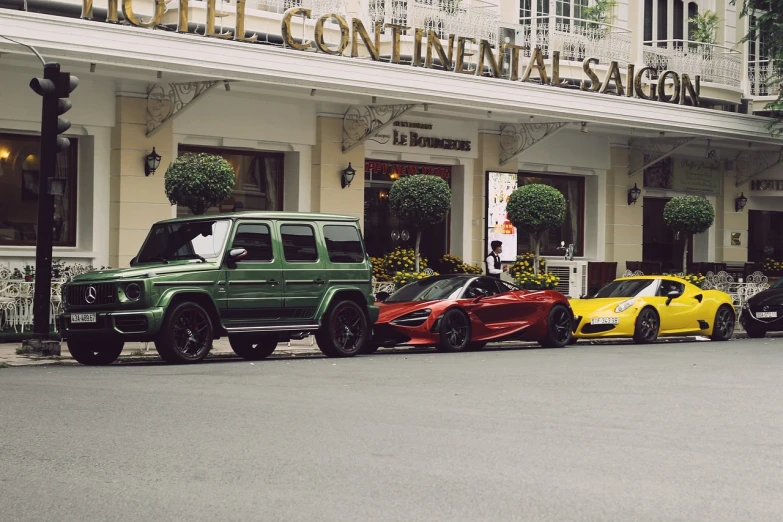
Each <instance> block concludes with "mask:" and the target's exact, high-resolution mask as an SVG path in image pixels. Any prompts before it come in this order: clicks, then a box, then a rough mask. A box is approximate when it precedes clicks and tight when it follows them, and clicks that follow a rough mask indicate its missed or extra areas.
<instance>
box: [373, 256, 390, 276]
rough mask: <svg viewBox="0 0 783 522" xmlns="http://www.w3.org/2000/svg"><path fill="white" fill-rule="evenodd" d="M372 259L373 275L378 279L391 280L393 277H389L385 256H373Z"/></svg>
mask: <svg viewBox="0 0 783 522" xmlns="http://www.w3.org/2000/svg"><path fill="white" fill-rule="evenodd" d="M370 260H371V261H372V276H373V277H374V278H375V280H376V281H389V280H391V277H389V274H388V273H387V272H386V266H385V265H384V258H382V257H371V258H370Z"/></svg>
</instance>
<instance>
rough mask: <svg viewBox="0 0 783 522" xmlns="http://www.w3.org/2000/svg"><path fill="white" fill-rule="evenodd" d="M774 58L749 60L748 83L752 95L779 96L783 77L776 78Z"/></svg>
mask: <svg viewBox="0 0 783 522" xmlns="http://www.w3.org/2000/svg"><path fill="white" fill-rule="evenodd" d="M773 65H774V64H773V62H772V60H755V61H752V62H748V84H749V87H750V94H751V96H777V95H779V94H780V90H781V87H782V86H783V78H775V75H774V69H773Z"/></svg>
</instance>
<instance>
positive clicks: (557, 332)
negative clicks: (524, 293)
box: [538, 304, 574, 348]
mask: <svg viewBox="0 0 783 522" xmlns="http://www.w3.org/2000/svg"><path fill="white" fill-rule="evenodd" d="M573 328H574V317H573V315H572V314H571V311H570V310H569V309H568V308H566V307H565V306H564V305H562V304H556V305H554V306H553V307H552V309H551V310H550V311H549V316H548V318H547V325H546V337H544V338H543V339H541V340H540V341H539V342H538V344H540V345H541V346H542V347H544V348H562V347H563V346H565V345H567V344H568V342H569V341H570V340H571V330H572V329H573Z"/></svg>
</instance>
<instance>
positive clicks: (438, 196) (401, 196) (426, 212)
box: [389, 175, 451, 272]
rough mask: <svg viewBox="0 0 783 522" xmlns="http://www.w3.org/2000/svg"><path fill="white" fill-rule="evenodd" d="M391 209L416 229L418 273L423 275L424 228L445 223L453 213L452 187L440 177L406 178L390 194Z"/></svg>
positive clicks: (416, 267) (395, 185) (419, 176)
mask: <svg viewBox="0 0 783 522" xmlns="http://www.w3.org/2000/svg"><path fill="white" fill-rule="evenodd" d="M389 207H390V208H391V211H392V213H394V215H395V216H397V218H399V219H400V220H401V221H404V222H406V223H410V224H411V225H412V226H414V227H415V228H416V248H415V250H414V252H415V255H416V265H415V270H416V272H418V271H419V245H420V244H421V231H422V229H423V228H424V227H427V226H429V225H435V224H437V223H441V222H443V221H444V220H445V219H446V216H448V214H449V210H450V209H451V189H450V188H449V184H448V183H446V182H445V181H444V180H443V179H441V178H439V177H437V176H425V175H415V176H405V177H404V178H400V179H399V180H397V181H395V182H394V185H392V188H391V190H390V191H389Z"/></svg>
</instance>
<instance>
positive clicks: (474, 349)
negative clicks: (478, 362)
mask: <svg viewBox="0 0 783 522" xmlns="http://www.w3.org/2000/svg"><path fill="white" fill-rule="evenodd" d="M486 345H487V343H483V342H482V343H470V344H469V345H468V350H467V351H470V352H477V351H479V350H482V349H483V348H484V347H485V346H486Z"/></svg>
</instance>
